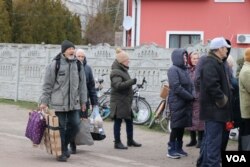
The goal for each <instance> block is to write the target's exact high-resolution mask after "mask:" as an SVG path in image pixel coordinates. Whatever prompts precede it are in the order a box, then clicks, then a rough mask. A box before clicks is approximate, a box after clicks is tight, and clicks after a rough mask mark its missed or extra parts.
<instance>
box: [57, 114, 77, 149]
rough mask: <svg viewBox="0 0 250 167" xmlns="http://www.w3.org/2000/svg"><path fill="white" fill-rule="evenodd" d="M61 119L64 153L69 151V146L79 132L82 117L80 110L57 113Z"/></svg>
mask: <svg viewBox="0 0 250 167" xmlns="http://www.w3.org/2000/svg"><path fill="white" fill-rule="evenodd" d="M55 114H56V116H58V119H59V128H60V136H61V146H62V152H63V153H64V152H65V151H68V144H69V142H70V141H72V140H73V139H74V138H75V136H76V134H77V132H78V131H79V124H80V117H79V110H73V111H69V112H60V111H56V112H55Z"/></svg>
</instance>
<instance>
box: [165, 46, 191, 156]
mask: <svg viewBox="0 0 250 167" xmlns="http://www.w3.org/2000/svg"><path fill="white" fill-rule="evenodd" d="M187 55H188V54H187V51H186V50H185V49H175V50H174V51H173V52H172V55H171V59H172V62H173V65H172V66H171V67H170V68H169V70H168V80H169V87H170V91H169V97H168V102H169V109H170V112H171V128H172V131H171V134H170V140H169V142H168V154H167V156H168V157H169V158H174V159H176V158H180V157H182V156H187V155H188V154H187V153H186V152H184V151H183V149H182V145H183V142H182V138H183V134H184V128H185V127H189V126H191V125H192V102H193V100H194V86H193V84H192V81H191V79H190V77H189V75H188V72H187Z"/></svg>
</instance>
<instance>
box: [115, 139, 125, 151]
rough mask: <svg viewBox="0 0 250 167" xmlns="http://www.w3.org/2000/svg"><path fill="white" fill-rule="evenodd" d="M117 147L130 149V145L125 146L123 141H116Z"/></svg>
mask: <svg viewBox="0 0 250 167" xmlns="http://www.w3.org/2000/svg"><path fill="white" fill-rule="evenodd" d="M114 147H115V149H128V147H126V146H124V145H123V144H122V142H121V141H115V146H114Z"/></svg>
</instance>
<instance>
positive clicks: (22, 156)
mask: <svg viewBox="0 0 250 167" xmlns="http://www.w3.org/2000/svg"><path fill="white" fill-rule="evenodd" d="M28 112H29V110H28V109H23V108H19V107H17V106H14V105H5V104H0V127H1V128H0V148H1V151H0V167H40V166H41V167H58V166H60V167H64V166H67V167H69V166H70V167H82V166H86V167H128V166H129V167H163V166H173V167H194V166H195V164H196V159H197V157H198V155H199V149H197V148H195V147H192V148H190V147H188V148H187V147H185V146H184V147H183V148H184V150H185V151H187V152H188V153H189V155H188V156H187V157H184V158H181V159H178V160H174V159H169V158H167V157H166V150H167V146H166V143H167V141H168V139H169V135H168V134H165V133H160V132H153V131H149V130H147V129H145V128H142V127H140V126H134V138H135V140H136V141H137V142H140V143H142V147H140V148H135V147H129V149H128V150H117V149H114V142H113V130H112V125H113V123H112V122H111V121H105V122H104V129H105V133H106V135H107V137H106V139H105V140H103V141H96V142H95V144H94V145H93V146H78V147H77V154H75V155H71V157H70V158H69V159H68V162H66V163H65V162H58V161H56V159H55V157H54V156H52V155H49V154H48V153H46V151H45V147H43V146H40V147H33V146H32V144H31V142H30V141H29V139H27V138H26V137H25V136H24V133H25V128H26V124H27V120H28ZM125 132H126V130H125V124H124V123H123V124H122V131H121V134H122V135H121V138H122V141H123V143H124V144H126V135H125V134H126V133H125ZM188 142H189V138H188V137H187V136H184V145H185V144H186V143H188ZM236 147H237V145H236V142H232V141H230V142H229V146H228V148H229V149H230V150H236Z"/></svg>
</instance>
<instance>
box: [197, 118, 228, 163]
mask: <svg viewBox="0 0 250 167" xmlns="http://www.w3.org/2000/svg"><path fill="white" fill-rule="evenodd" d="M224 125H225V123H223V122H216V121H206V122H205V132H204V137H203V140H202V145H201V149H200V157H199V159H198V161H197V167H198V166H199V167H220V161H221V143H222V135H223V131H224V128H225V126H224Z"/></svg>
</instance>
